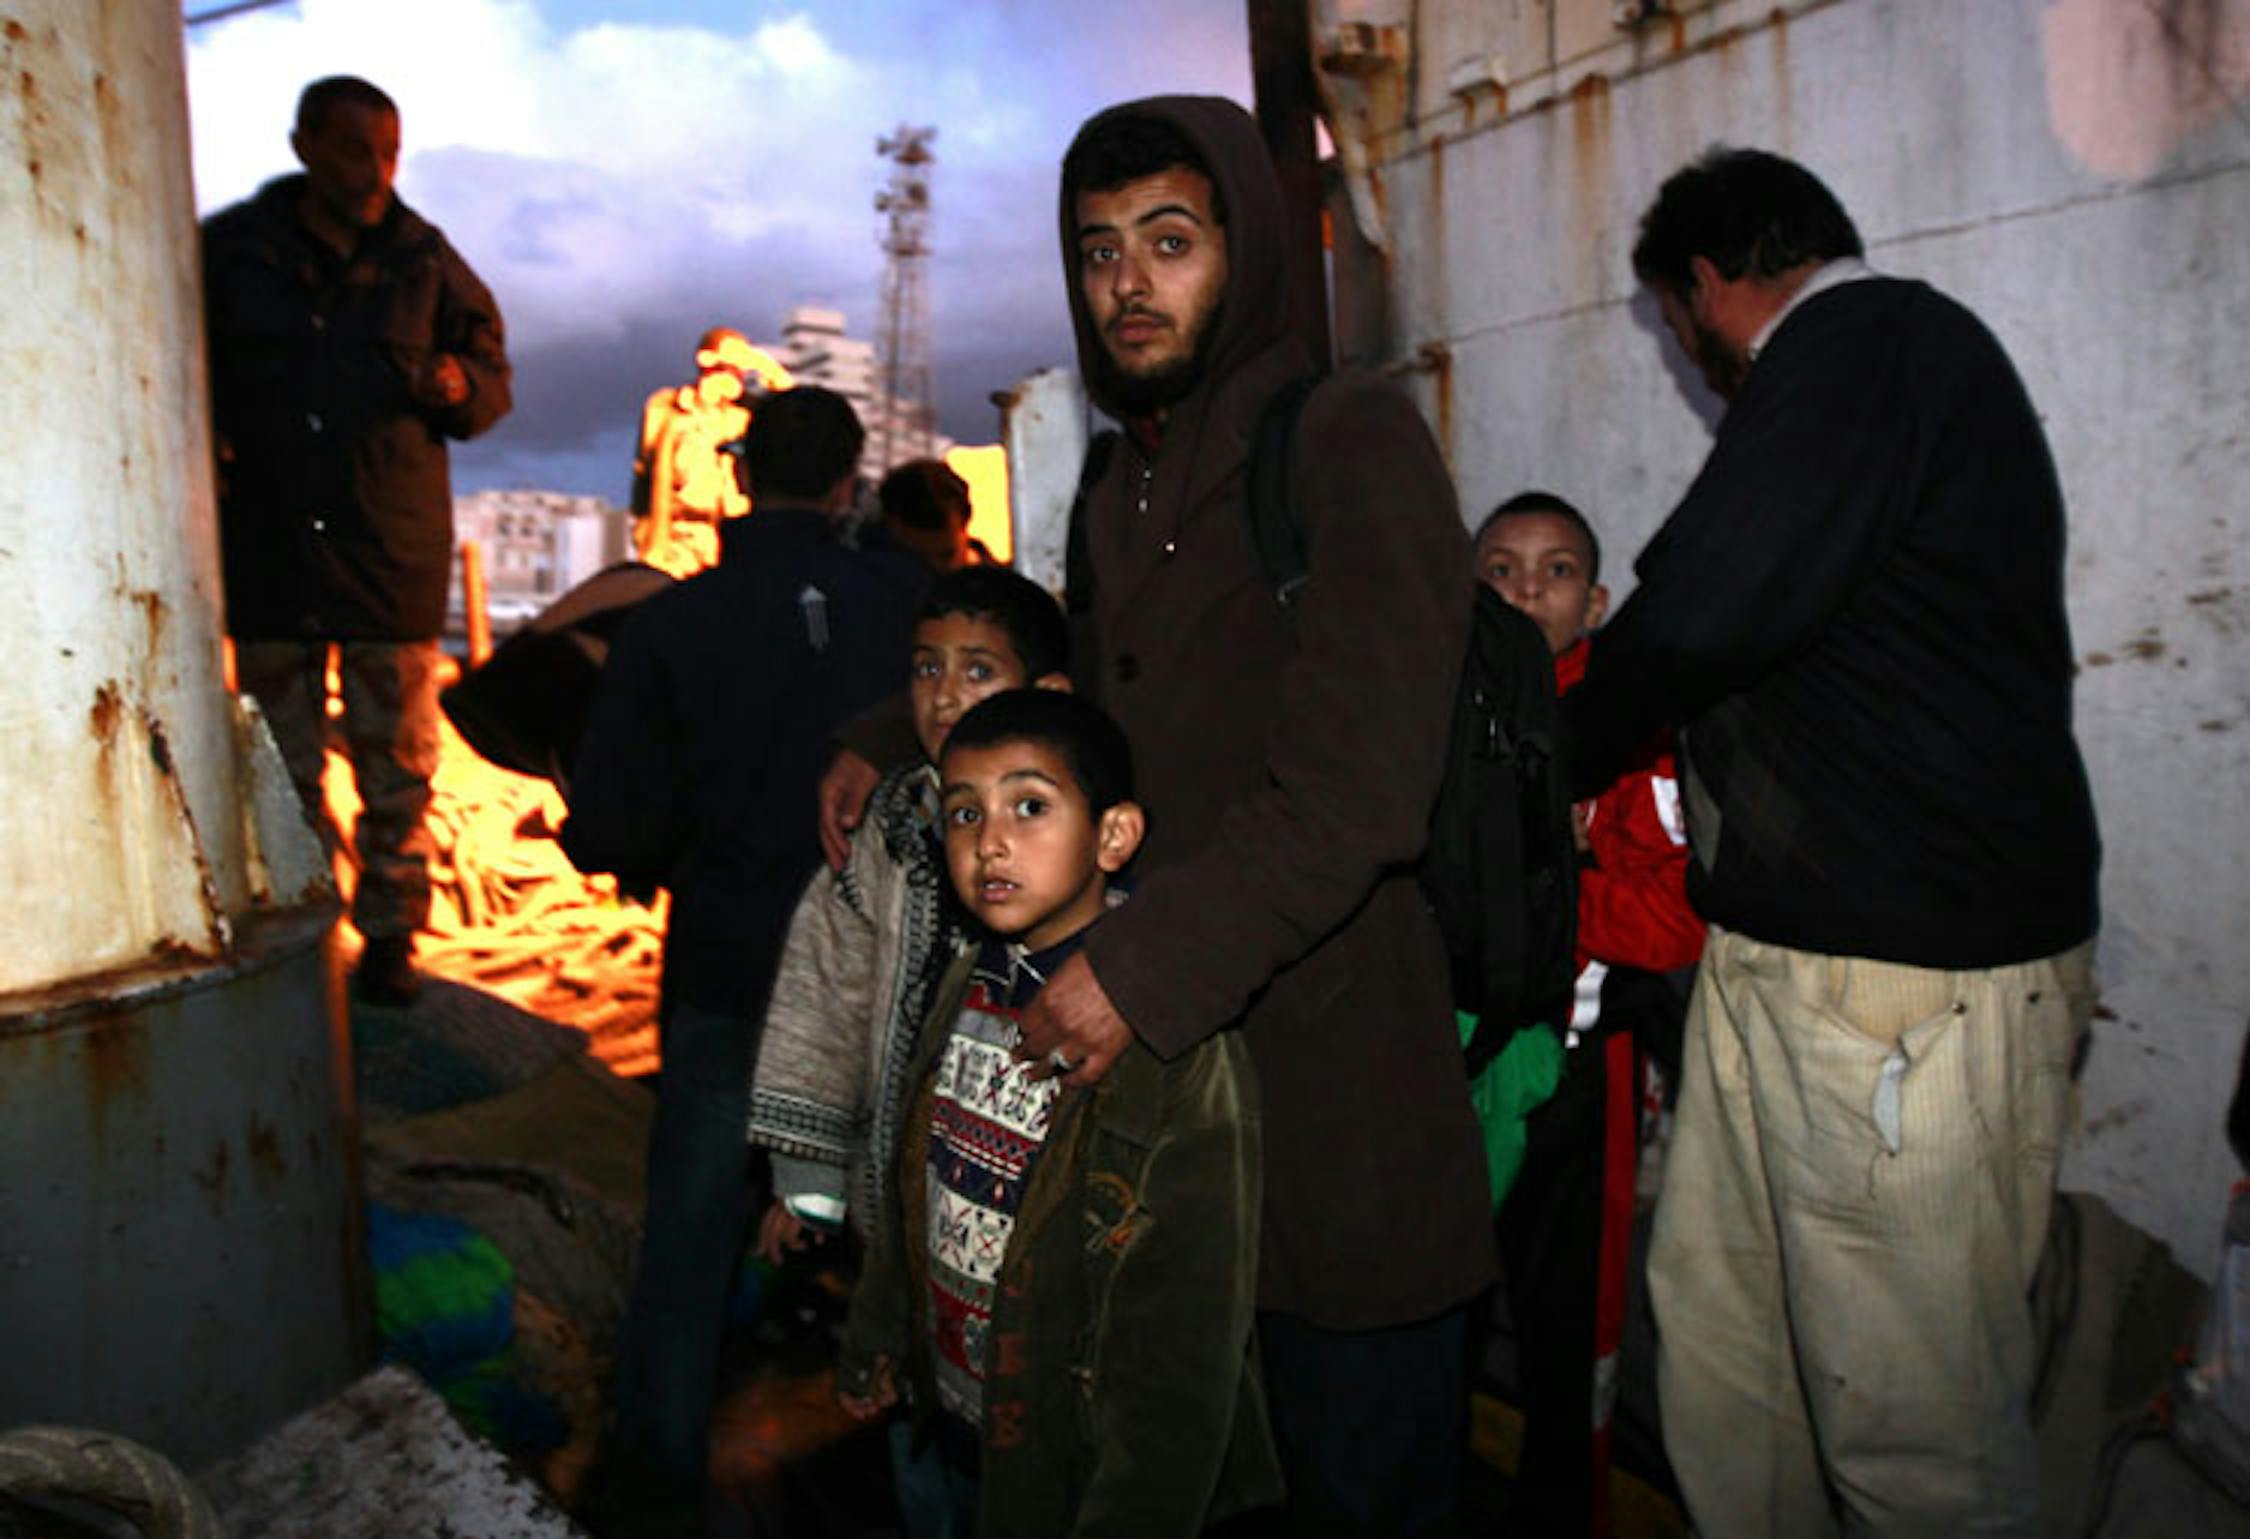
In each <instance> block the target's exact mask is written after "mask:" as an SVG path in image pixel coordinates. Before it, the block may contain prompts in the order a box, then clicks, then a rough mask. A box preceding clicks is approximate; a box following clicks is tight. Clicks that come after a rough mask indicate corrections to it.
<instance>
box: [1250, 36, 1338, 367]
mask: <svg viewBox="0 0 2250 1539" xmlns="http://www.w3.org/2000/svg"><path fill="white" fill-rule="evenodd" d="M1248 4H1249V7H1250V78H1251V82H1252V86H1253V88H1254V89H1255V91H1256V92H1257V100H1258V127H1259V129H1260V131H1261V132H1263V133H1264V135H1265V140H1266V150H1267V152H1268V153H1269V154H1271V155H1272V156H1273V165H1274V170H1275V172H1276V173H1277V174H1278V175H1279V176H1280V178H1281V209H1282V243H1283V246H1284V248H1285V249H1286V251H1287V253H1288V260H1289V278H1288V281H1289V308H1290V314H1291V319H1292V320H1294V321H1295V323H1296V326H1297V330H1298V333H1299V335H1301V336H1302V337H1303V338H1304V339H1305V345H1306V346H1307V347H1309V348H1310V349H1312V354H1313V357H1314V358H1315V359H1316V360H1317V361H1318V362H1319V363H1320V364H1321V366H1322V367H1323V368H1325V367H1327V365H1328V362H1329V357H1330V352H1329V344H1328V275H1327V262H1326V243H1325V240H1324V238H1323V230H1322V222H1321V221H1322V211H1323V208H1324V205H1325V202H1326V198H1325V195H1324V193H1323V191H1322V188H1321V182H1320V160H1319V154H1318V145H1317V142H1316V140H1315V138H1314V135H1313V124H1314V122H1315V120H1316V118H1317V117H1318V114H1319V111H1320V94H1319V90H1318V88H1317V87H1316V86H1315V85H1314V83H1313V72H1312V22H1311V18H1310V16H1309V15H1308V10H1309V6H1310V0H1248Z"/></svg>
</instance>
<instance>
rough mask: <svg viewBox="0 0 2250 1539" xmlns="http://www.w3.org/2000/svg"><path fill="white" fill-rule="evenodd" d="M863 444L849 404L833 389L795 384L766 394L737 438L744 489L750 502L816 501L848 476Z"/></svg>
mask: <svg viewBox="0 0 2250 1539" xmlns="http://www.w3.org/2000/svg"><path fill="white" fill-rule="evenodd" d="M866 442H867V433H866V430H865V429H863V428H862V427H861V426H860V425H859V417H858V415H857V414H856V413H855V412H853V410H852V403H851V402H849V401H847V400H845V399H844V398H843V397H842V396H840V395H838V394H837V393H836V392H835V391H833V390H823V389H822V388H821V387H820V386H818V385H799V386H797V387H795V388H794V389H791V390H783V391H780V392H778V393H776V394H774V395H769V396H767V397H766V398H765V400H763V401H762V402H760V403H759V405H758V409H757V411H756V412H755V413H753V414H752V416H751V418H750V431H749V432H747V433H745V434H743V435H742V479H743V488H744V490H746V491H748V492H749V493H750V495H751V496H752V497H753V498H758V497H795V498H802V499H805V500H808V501H818V500H819V499H820V498H822V497H825V496H827V495H828V493H829V492H830V490H831V489H833V488H834V487H835V485H836V483H837V482H838V481H841V480H843V479H844V478H845V477H846V476H848V475H850V474H851V473H852V467H853V466H855V465H857V464H858V463H859V451H860V448H861V446H862V445H864V444H865V443H866Z"/></svg>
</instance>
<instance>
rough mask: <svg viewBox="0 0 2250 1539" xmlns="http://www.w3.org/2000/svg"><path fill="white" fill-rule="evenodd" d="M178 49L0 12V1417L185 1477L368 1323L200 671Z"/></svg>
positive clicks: (267, 855) (272, 757)
mask: <svg viewBox="0 0 2250 1539" xmlns="http://www.w3.org/2000/svg"><path fill="white" fill-rule="evenodd" d="M181 47H182V45H181V29H180V11H179V7H178V5H177V4H176V3H174V0H100V3H98V4H96V3H87V0H0V66H4V69H5V77H6V81H7V85H6V89H5V90H0V294H5V295H6V296H7V298H6V302H5V303H4V304H0V465H4V466H5V467H6V474H5V475H4V476H0V612H4V613H5V614H6V615H7V617H8V627H9V633H8V634H9V645H8V653H7V656H8V667H7V670H6V672H5V673H4V674H0V802H4V804H5V805H6V807H7V809H8V815H7V817H6V818H5V819H0V904H4V905H5V916H6V917H5V922H4V923H0V1425H4V1424H8V1423H12V1422H16V1421H44V1422H67V1423H78V1424H83V1425H89V1426H95V1427H100V1428H104V1429H107V1430H110V1431H114V1432H120V1433H124V1434H126V1435H128V1436H130V1437H134V1438H137V1439H139V1440H141V1441H144V1442H147V1443H150V1444H153V1445H154V1446H156V1447H157V1448H159V1449H161V1450H162V1451H163V1452H165V1453H167V1454H170V1455H172V1456H173V1457H174V1458H175V1459H177V1460H179V1461H181V1462H183V1463H189V1464H193V1463H197V1462H200V1461H202V1460H205V1459H207V1458H210V1457H212V1456H214V1455H217V1454H220V1453H223V1452H226V1451H228V1450H230V1449H232V1448H234V1447H235V1446H238V1445H239V1444H240V1443H241V1442H243V1441H244V1440H246V1439H247V1438H249V1437H251V1436H253V1435H254V1434H256V1433H257V1432H259V1431H261V1430H263V1429H264V1428H265V1427H267V1426H268V1425H271V1424H272V1423H274V1422H277V1421H279V1420H281V1419H282V1418H283V1417H285V1416H286V1415H288V1414H289V1413H291V1412H294V1411H296V1410H299V1409H301V1408H302V1407H303V1406H305V1405H306V1404H308V1403H309V1402H311V1401H313V1400H316V1399H319V1398H323V1397H325V1396H326V1395H328V1394H330V1393H332V1392H333V1391H335V1390H336V1389H338V1388H340V1387H341V1386H342V1385H343V1384H344V1383H345V1382H347V1380H348V1378H349V1375H350V1373H351V1370H352V1368H353V1366H354V1363H355V1360H356V1359H357V1358H359V1357H360V1356H362V1355H363V1346H362V1330H361V1327H362V1325H363V1323H364V1321H365V1319H366V1300H365V1296H364V1293H365V1290H364V1288H363V1286H362V1285H361V1279H362V1278H363V1277H364V1266H363V1264H362V1261H361V1256H360V1248H359V1245H358V1240H357V1222H358V1220H357V1215H358V1206H357V1202H356V1196H355V1190H354V1188H355V1184H356V1183H355V1180H354V1172H355V1170H356V1154H355V1143H354V1138H355V1133H354V1130H353V1128H352V1126H351V1122H350V1115H349V1105H350V1097H349V1093H348V1087H347V1085H346V1084H345V1083H344V1078H343V1074H344V1065H345V1061H346V1060H345V1057H344V1054H343V1052H342V1050H341V1045H340V1043H339V1041H338V1030H337V1025H336V1023H337V1022H338V1020H339V1019H340V1016H339V1014H338V1012H337V1010H336V1007H335V1001H334V1000H332V999H331V997H330V985H329V978H330V974H331V971H332V970H331V969H330V968H328V967H327V965H326V963H325V959H324V956H323V949H322V946H323V940H324V937H325V935H326V933H327V931H328V928H329V925H330V921H331V920H332V919H333V917H334V903H333V894H332V890H330V889H329V888H328V885H327V880H326V877H325V874H324V873H323V871H322V862H321V859H320V855H319V850H318V846H317V844H316V843H315V841H314V840H313V837H312V834H311V832H310V829H309V827H308V826H307V825H306V823H305V821H304V818H303V815H302V812H301V810H300V809H299V808H297V806H296V805H295V799H294V796H293V794H292V793H291V792H290V790H289V787H288V782H287V777H286V773H285V771H284V770H283V769H282V767H281V765H280V761H279V757H278V754H277V753H276V752H275V750H274V748H273V744H272V739H271V736H270V735H269V734H267V733H266V732H265V731H264V728H263V724H262V722H261V721H260V719H259V718H258V716H257V714H256V712H255V711H254V710H251V709H238V708H237V707H236V705H235V703H234V702H232V701H230V699H229V697H228V696H227V693H226V691H225V689H224V687H223V683H222V679H221V669H220V640H219V637H220V599H219V575H218V541H217V530H216V514H215V510H214V502H213V489H212V479H211V463H210V430H209V421H208V408H207V403H206V389H205V378H204V358H203V337H202V323H201V311H202V306H201V300H200V286H199V280H198V272H197V260H196V231H195V219H194V200H193V197H192V192H191V188H190V184H189V170H188V146H187V121H188V120H187V104H186V96H185V84H184V72H183V67H182V57H181Z"/></svg>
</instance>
